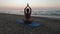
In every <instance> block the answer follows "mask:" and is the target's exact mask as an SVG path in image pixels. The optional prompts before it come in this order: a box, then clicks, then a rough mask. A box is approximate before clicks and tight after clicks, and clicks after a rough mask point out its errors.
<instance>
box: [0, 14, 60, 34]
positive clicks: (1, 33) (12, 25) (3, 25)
mask: <svg viewBox="0 0 60 34" xmlns="http://www.w3.org/2000/svg"><path fill="white" fill-rule="evenodd" d="M19 19H24V15H16V14H6V13H0V34H60V20H57V19H53V18H47V17H35V16H31V19H32V20H33V21H35V22H39V23H41V24H43V25H44V26H40V27H37V28H33V27H30V26H27V25H22V24H18V23H17V22H16V21H17V20H19Z"/></svg>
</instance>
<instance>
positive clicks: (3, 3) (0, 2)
mask: <svg viewBox="0 0 60 34" xmlns="http://www.w3.org/2000/svg"><path fill="white" fill-rule="evenodd" d="M27 3H29V5H30V6H31V7H34V8H40V7H43V8H47V7H48V8H53V7H59V8H60V0H0V8H19V9H20V8H24V7H25V6H26V4H27Z"/></svg>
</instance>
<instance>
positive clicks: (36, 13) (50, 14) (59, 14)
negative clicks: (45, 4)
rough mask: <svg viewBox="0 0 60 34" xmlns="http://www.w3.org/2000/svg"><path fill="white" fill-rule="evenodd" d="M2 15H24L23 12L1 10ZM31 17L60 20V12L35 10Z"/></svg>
mask: <svg viewBox="0 0 60 34" xmlns="http://www.w3.org/2000/svg"><path fill="white" fill-rule="evenodd" d="M0 13H8V14H17V15H24V11H23V10H0ZM31 16H37V17H51V18H60V10H39V11H37V10H35V11H32V15H31Z"/></svg>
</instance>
